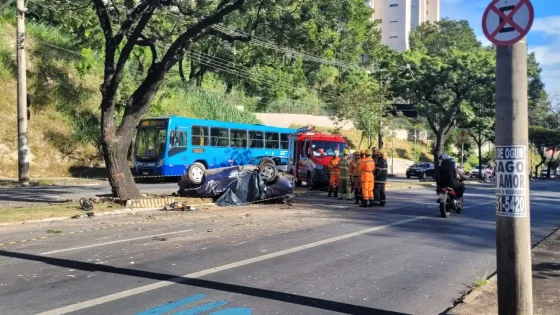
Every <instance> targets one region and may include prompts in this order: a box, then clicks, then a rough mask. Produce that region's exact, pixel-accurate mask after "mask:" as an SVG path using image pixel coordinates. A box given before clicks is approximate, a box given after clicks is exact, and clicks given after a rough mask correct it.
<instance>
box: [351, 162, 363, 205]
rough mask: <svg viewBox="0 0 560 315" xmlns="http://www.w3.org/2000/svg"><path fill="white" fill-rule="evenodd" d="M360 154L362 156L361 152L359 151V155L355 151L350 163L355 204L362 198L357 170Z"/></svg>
mask: <svg viewBox="0 0 560 315" xmlns="http://www.w3.org/2000/svg"><path fill="white" fill-rule="evenodd" d="M360 154H363V151H361V153H360V152H358V151H355V152H354V156H353V158H352V161H351V162H350V178H351V180H352V190H354V198H355V199H356V202H355V204H359V203H360V199H361V198H362V196H360V190H361V189H362V184H361V183H360V170H359V167H360V160H361V157H360Z"/></svg>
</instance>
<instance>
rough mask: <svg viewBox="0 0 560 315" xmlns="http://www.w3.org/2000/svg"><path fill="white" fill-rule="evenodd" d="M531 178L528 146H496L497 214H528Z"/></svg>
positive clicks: (520, 215)
mask: <svg viewBox="0 0 560 315" xmlns="http://www.w3.org/2000/svg"><path fill="white" fill-rule="evenodd" d="M528 187H529V178H528V174H527V148H526V147H525V146H521V145H510V146H497V147H496V215H497V216H500V217H514V218H524V217H526V216H527V198H528Z"/></svg>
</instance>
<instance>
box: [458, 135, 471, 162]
mask: <svg viewBox="0 0 560 315" xmlns="http://www.w3.org/2000/svg"><path fill="white" fill-rule="evenodd" d="M458 140H459V143H460V144H461V165H463V163H464V161H463V157H464V156H465V153H464V152H465V143H468V142H469V129H465V128H463V129H459V139H458Z"/></svg>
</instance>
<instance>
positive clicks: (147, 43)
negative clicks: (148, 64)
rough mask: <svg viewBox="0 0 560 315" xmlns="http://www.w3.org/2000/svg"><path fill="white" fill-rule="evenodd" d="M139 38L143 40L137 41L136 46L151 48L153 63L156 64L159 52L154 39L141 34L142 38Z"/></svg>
mask: <svg viewBox="0 0 560 315" xmlns="http://www.w3.org/2000/svg"><path fill="white" fill-rule="evenodd" d="M138 37H139V38H141V39H142V40H137V41H136V45H138V46H142V47H150V50H151V51H152V63H156V61H157V50H156V44H155V41H154V39H153V38H147V37H146V36H144V35H142V34H140V36H138Z"/></svg>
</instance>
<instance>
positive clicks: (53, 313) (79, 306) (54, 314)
mask: <svg viewBox="0 0 560 315" xmlns="http://www.w3.org/2000/svg"><path fill="white" fill-rule="evenodd" d="M429 217H431V216H418V217H413V218H411V219H407V220H402V221H398V222H394V223H390V224H386V225H380V226H376V227H372V228H369V229H365V230H361V231H357V232H353V233H348V234H344V235H340V236H336V237H332V238H328V239H325V240H322V241H317V242H313V243H309V244H306V245H302V246H297V247H294V248H289V249H285V250H281V251H278V252H275V253H270V254H266V255H262V256H257V257H254V258H249V259H245V260H241V261H238V262H234V263H230V264H226V265H222V266H218V267H214V268H210V269H206V270H202V271H198V272H194V273H189V274H186V275H183V276H180V277H177V278H172V279H169V280H166V281H159V282H156V283H152V284H148V285H145V286H141V287H138V288H134V289H130V290H125V291H122V292H117V293H113V294H109V295H106V296H102V297H98V298H95V299H92V300H89V301H84V302H80V303H76V304H72V305H68V306H64V307H61V308H57V309H54V310H50V311H46V312H43V313H40V314H37V315H60V314H67V313H71V312H76V311H79V310H83V309H85V308H89V307H93V306H97V305H100V304H104V303H108V302H112V301H116V300H119V299H122V298H126V297H129V296H133V295H137V294H141V293H145V292H148V291H152V290H156V289H160V288H164V287H167V286H170V285H173V284H175V283H178V282H181V281H183V280H185V278H200V277H203V276H207V275H210V274H213V273H217V272H220V271H224V270H229V269H233V268H238V267H242V266H246V265H249V264H252V263H256V262H260V261H264V260H269V259H272V258H276V257H279V256H284V255H288V254H292V253H295V252H299V251H302V250H306V249H310V248H314V247H317V246H321V245H325V244H329V243H334V242H337V241H341V240H345V239H349V238H352V237H355V236H360V235H363V234H367V233H371V232H375V231H379V230H383V229H386V228H389V227H392V226H396V225H401V224H405V223H409V222H413V221H418V220H421V219H425V218H429Z"/></svg>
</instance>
